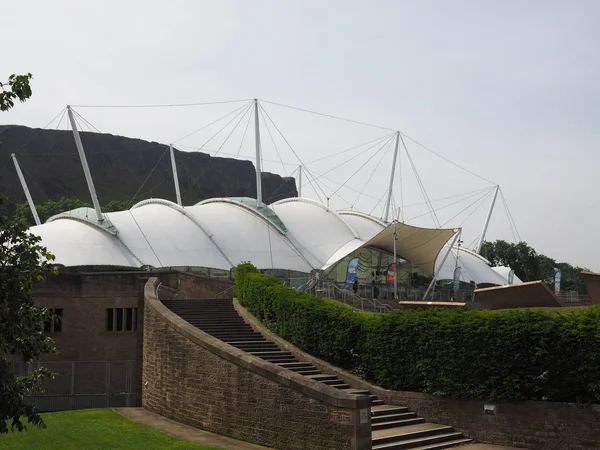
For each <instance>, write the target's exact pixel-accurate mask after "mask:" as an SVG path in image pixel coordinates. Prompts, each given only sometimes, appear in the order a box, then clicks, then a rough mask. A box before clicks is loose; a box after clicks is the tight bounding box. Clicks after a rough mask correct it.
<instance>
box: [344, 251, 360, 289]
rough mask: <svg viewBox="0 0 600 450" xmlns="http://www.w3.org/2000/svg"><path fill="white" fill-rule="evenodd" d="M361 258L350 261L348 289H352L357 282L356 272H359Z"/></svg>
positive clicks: (347, 274) (347, 280)
mask: <svg viewBox="0 0 600 450" xmlns="http://www.w3.org/2000/svg"><path fill="white" fill-rule="evenodd" d="M359 261H360V259H359V258H352V259H351V260H350V261H348V272H347V273H346V289H348V288H350V286H352V285H353V284H354V281H355V280H356V272H357V271H358V262H359Z"/></svg>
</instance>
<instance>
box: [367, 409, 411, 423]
mask: <svg viewBox="0 0 600 450" xmlns="http://www.w3.org/2000/svg"><path fill="white" fill-rule="evenodd" d="M415 417H417V413H415V412H401V413H397V414H388V415H385V416H376V415H372V417H371V423H381V422H389V421H391V420H404V419H412V418H415Z"/></svg>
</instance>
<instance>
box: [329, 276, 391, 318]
mask: <svg viewBox="0 0 600 450" xmlns="http://www.w3.org/2000/svg"><path fill="white" fill-rule="evenodd" d="M330 286H332V287H333V289H334V291H335V290H337V291H338V292H340V293H341V294H342V299H343V301H344V303H346V296H350V297H351V298H353V301H352V306H353V307H354V299H357V300H360V303H361V308H360V309H362V310H364V309H365V304H364V302H365V300H366V301H367V302H368V303H370V304H371V306H372V307H373V309H374V310H375V311H377V312H391V311H393V310H394V308H392V307H391V306H390V305H386V304H385V303H381V302H380V301H379V300H377V299H375V298H374V299H369V298H364V297H361V296H360V295H358V294H355V293H354V292H351V291H349V290H348V289H342V288H340V287H339V286H337V285H336V284H335V283H330Z"/></svg>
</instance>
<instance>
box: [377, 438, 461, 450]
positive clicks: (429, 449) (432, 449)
mask: <svg viewBox="0 0 600 450" xmlns="http://www.w3.org/2000/svg"><path fill="white" fill-rule="evenodd" d="M472 442H473V439H469V438H462V439H455V440H453V441H445V442H439V443H437V444H432V445H428V446H426V447H419V449H418V450H442V449H446V448H452V447H458V446H460V445H466V444H470V443H472ZM373 448H375V447H373Z"/></svg>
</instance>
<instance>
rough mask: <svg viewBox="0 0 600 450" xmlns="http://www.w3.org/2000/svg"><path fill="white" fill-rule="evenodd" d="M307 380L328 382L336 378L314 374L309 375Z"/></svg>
mask: <svg viewBox="0 0 600 450" xmlns="http://www.w3.org/2000/svg"><path fill="white" fill-rule="evenodd" d="M308 378H310V379H312V380H315V381H320V382H323V381H329V380H336V379H337V377H336V376H335V375H327V374H323V373H320V374H316V375H309V376H308Z"/></svg>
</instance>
